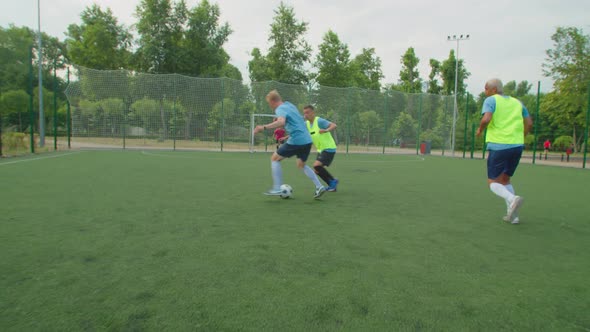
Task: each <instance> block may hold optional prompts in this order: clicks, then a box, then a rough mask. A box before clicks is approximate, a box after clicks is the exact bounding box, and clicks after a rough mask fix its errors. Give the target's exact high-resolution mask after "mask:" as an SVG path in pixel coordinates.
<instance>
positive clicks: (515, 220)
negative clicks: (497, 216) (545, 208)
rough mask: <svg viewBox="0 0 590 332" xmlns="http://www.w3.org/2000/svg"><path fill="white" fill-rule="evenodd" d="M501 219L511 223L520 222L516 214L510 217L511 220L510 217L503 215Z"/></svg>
mask: <svg viewBox="0 0 590 332" xmlns="http://www.w3.org/2000/svg"><path fill="white" fill-rule="evenodd" d="M502 220H504V221H505V222H509V223H511V224H513V225H516V224H520V218H518V216H516V217H514V219H512V220H510V218H508V216H504V217H502Z"/></svg>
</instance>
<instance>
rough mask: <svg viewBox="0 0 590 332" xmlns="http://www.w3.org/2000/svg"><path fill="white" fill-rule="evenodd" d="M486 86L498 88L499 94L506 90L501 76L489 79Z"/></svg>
mask: <svg viewBox="0 0 590 332" xmlns="http://www.w3.org/2000/svg"><path fill="white" fill-rule="evenodd" d="M486 86H487V87H488V89H493V88H496V91H497V92H498V93H499V94H502V93H503V92H504V87H503V85H502V81H500V79H499V78H492V79H489V80H488V81H487V82H486Z"/></svg>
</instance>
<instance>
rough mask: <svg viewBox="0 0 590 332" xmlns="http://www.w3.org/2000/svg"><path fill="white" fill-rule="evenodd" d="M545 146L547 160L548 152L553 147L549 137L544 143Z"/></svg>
mask: <svg viewBox="0 0 590 332" xmlns="http://www.w3.org/2000/svg"><path fill="white" fill-rule="evenodd" d="M543 147H544V148H545V160H547V153H548V152H549V149H551V141H550V140H549V139H547V140H546V141H545V143H543Z"/></svg>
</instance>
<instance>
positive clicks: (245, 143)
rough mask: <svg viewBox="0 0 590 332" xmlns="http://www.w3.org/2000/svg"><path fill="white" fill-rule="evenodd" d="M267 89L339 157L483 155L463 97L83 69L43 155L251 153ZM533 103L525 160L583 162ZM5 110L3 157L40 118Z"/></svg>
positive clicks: (258, 141) (578, 131)
mask: <svg viewBox="0 0 590 332" xmlns="http://www.w3.org/2000/svg"><path fill="white" fill-rule="evenodd" d="M68 78H69V76H68ZM273 89H276V90H278V92H279V93H280V94H281V96H282V97H283V99H284V100H288V101H290V102H292V103H293V104H295V105H296V106H297V107H298V108H299V109H303V107H304V106H305V105H308V104H311V105H313V106H314V107H315V109H316V111H317V114H318V115H319V116H321V117H323V118H326V119H328V120H330V121H332V122H334V123H336V124H337V125H338V127H337V129H336V131H335V132H334V133H333V135H334V138H335V140H336V142H337V144H338V149H339V151H341V152H346V153H348V152H366V153H402V154H436V155H443V156H459V157H464V158H484V157H485V153H484V150H485V146H484V139H483V137H476V136H475V131H476V129H477V127H478V126H479V121H480V118H481V114H480V112H481V105H479V104H477V102H476V101H474V100H473V98H471V101H470V99H469V98H468V97H469V96H468V97H467V98H466V97H461V96H459V98H457V113H456V114H455V115H454V110H455V100H454V98H453V96H441V95H433V94H426V93H420V94H408V93H402V92H399V91H392V90H387V91H375V90H365V89H359V88H333V87H324V86H319V85H313V86H307V85H292V84H284V83H278V82H274V81H269V82H256V83H251V84H244V83H243V82H241V81H237V80H232V79H227V78H195V77H187V76H182V75H177V74H169V75H153V74H144V73H134V72H131V71H127V70H117V71H101V70H93V69H88V68H83V67H79V68H78V70H77V71H76V75H75V77H74V79H72V80H71V83H70V84H69V85H68V87H67V89H66V91H65V94H66V96H67V98H68V101H69V104H68V110H67V113H66V112H65V111H64V110H62V112H61V113H58V115H56V117H53V116H52V115H51V112H49V114H47V128H50V129H51V128H53V129H52V130H49V132H48V136H46V138H47V140H48V142H47V143H46V149H51V148H55V147H58V146H59V147H60V148H64V147H65V148H67V147H69V140H70V135H71V139H72V142H73V143H72V144H73V146H75V147H93V148H161V149H207V150H219V151H226V150H232V151H235V150H243V151H247V150H250V151H251V150H252V146H251V145H252V144H254V145H257V146H255V149H256V150H261V149H263V150H268V146H269V145H272V144H273V142H272V139H271V138H270V137H271V136H272V133H271V132H265V133H260V134H257V135H256V136H255V137H252V128H253V125H254V124H255V123H253V121H260V123H262V124H264V123H268V122H270V121H272V119H271V118H269V117H253V116H252V115H253V114H272V111H271V110H270V109H269V107H268V105H267V103H266V101H265V96H266V94H267V93H268V92H269V91H270V90H273ZM538 97H539V95H537V98H536V100H535V99H534V96H532V95H531V96H529V98H528V99H526V100H523V102H524V103H525V106H526V107H527V108H528V110H529V112H530V113H531V115H532V116H533V118H534V119H535V130H534V132H532V133H530V134H529V135H528V136H527V137H526V139H525V144H526V149H525V154H524V159H525V160H526V159H530V160H532V161H533V162H539V163H560V164H561V163H563V164H565V163H579V164H582V163H583V164H584V166H585V152H586V146H585V144H584V142H585V140H586V138H587V125H586V127H584V126H577V127H574V128H555V127H554V125H552V122H551V121H550V119H548V118H545V116H544V114H543V112H541V114H539V112H538V110H539V98H538ZM531 98H533V99H531ZM479 102H481V100H480V101H479ZM589 112H590V111H588V112H586V113H589ZM62 113H63V114H62ZM2 114H3V115H2V116H0V121H1V124H0V128H2V136H1V137H2V146H1V150H0V151H3V152H4V154H7V152H8V154H11V155H15V154H20V153H27V152H30V151H32V150H34V149H35V147H36V145H31V144H30V142H31V135H30V128H31V125H30V124H31V123H33V124H34V123H35V121H36V120H35V119H36V117H37V114H33V112H32V110H30V112H28V113H27V112H11V113H2ZM586 116H588V114H586ZM17 118H18V119H17ZM62 118H63V119H62ZM52 119H55V121H56V123H57V125H56V126H54V125H53V124H52V121H53V120H52ZM578 122H579V121H578ZM256 124H259V123H256ZM33 128H36V127H35V125H33ZM453 130H454V131H453ZM453 133H455V134H454V135H453ZM572 133H573V135H572ZM32 137H33V141H34V142H37V141H38V138H37V136H36V135H35V136H32ZM453 147H454V150H453Z"/></svg>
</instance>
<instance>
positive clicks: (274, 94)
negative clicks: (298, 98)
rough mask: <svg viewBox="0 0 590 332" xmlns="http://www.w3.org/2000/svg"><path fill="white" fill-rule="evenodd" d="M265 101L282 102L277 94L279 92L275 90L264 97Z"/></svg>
mask: <svg viewBox="0 0 590 332" xmlns="http://www.w3.org/2000/svg"><path fill="white" fill-rule="evenodd" d="M266 100H267V101H275V102H277V101H282V100H283V99H282V98H281V95H280V94H279V92H278V91H277V90H272V91H270V92H269V93H268V94H267V95H266Z"/></svg>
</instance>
